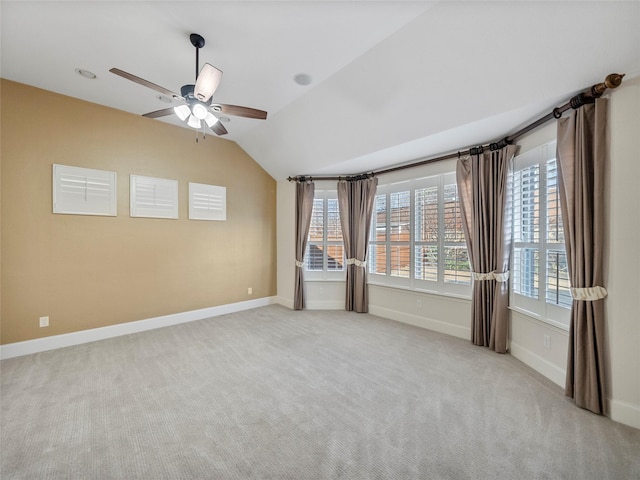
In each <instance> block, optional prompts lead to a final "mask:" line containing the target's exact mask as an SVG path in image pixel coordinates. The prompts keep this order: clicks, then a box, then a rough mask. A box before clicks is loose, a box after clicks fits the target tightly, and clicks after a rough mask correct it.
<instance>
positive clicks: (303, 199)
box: [293, 182, 315, 310]
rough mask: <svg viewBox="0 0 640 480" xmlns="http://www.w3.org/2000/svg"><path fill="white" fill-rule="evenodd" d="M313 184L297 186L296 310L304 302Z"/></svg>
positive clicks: (305, 183)
mask: <svg viewBox="0 0 640 480" xmlns="http://www.w3.org/2000/svg"><path fill="white" fill-rule="evenodd" d="M314 192H315V185H314V184H313V182H308V183H307V182H298V183H297V184H296V274H295V277H294V282H295V287H294V293H293V308H294V310H302V309H303V308H304V307H305V302H304V278H303V273H302V272H303V269H304V251H305V249H306V248H307V237H308V236H309V225H310V224H311V212H312V211H313V194H314Z"/></svg>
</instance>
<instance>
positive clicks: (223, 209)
mask: <svg viewBox="0 0 640 480" xmlns="http://www.w3.org/2000/svg"><path fill="white" fill-rule="evenodd" d="M189 220H215V221H220V222H224V221H226V220H227V188H226V187H220V186H217V185H206V184H204V183H193V182H189Z"/></svg>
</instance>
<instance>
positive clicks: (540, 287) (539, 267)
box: [511, 142, 572, 325]
mask: <svg viewBox="0 0 640 480" xmlns="http://www.w3.org/2000/svg"><path fill="white" fill-rule="evenodd" d="M555 150H556V143H555V142H551V143H548V144H545V145H542V146H541V147H538V148H536V149H533V150H530V151H528V152H526V153H523V154H521V155H518V156H517V157H516V159H515V168H514V174H513V221H514V222H513V257H512V258H513V262H512V268H511V270H512V272H511V282H512V298H511V305H512V306H513V307H516V308H520V309H523V310H526V311H528V312H531V313H534V314H535V315H537V316H539V317H541V318H543V319H548V320H551V321H552V322H559V323H560V324H562V325H568V320H569V310H568V309H569V308H570V307H571V303H572V297H571V291H570V288H569V287H570V286H569V272H568V267H567V255H566V252H565V246H564V231H563V226H562V215H561V212H560V198H559V191H558V169H557V165H556V158H555Z"/></svg>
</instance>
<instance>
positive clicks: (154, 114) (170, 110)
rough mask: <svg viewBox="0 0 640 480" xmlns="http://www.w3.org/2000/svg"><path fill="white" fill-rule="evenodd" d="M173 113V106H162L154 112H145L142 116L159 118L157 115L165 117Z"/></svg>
mask: <svg viewBox="0 0 640 480" xmlns="http://www.w3.org/2000/svg"><path fill="white" fill-rule="evenodd" d="M174 113H175V112H174V110H173V107H169V108H163V109H162V110H156V111H155V112H149V113H145V114H144V115H142V116H143V117H147V118H159V117H166V116H167V115H173V114H174Z"/></svg>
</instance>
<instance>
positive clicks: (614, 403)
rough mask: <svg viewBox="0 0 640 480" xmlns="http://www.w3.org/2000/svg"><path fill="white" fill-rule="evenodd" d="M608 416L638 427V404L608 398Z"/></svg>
mask: <svg viewBox="0 0 640 480" xmlns="http://www.w3.org/2000/svg"><path fill="white" fill-rule="evenodd" d="M609 418H611V420H613V421H614V422H620V423H624V424H625V425H629V426H631V427H634V428H639V429H640V405H634V404H633V403H629V402H622V401H620V400H612V399H609Z"/></svg>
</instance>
